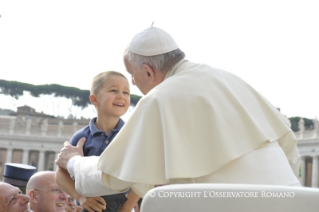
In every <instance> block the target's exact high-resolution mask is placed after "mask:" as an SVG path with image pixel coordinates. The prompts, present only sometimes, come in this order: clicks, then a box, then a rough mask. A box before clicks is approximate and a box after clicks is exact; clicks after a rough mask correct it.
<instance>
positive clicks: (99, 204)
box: [55, 166, 106, 211]
mask: <svg viewBox="0 0 319 212" xmlns="http://www.w3.org/2000/svg"><path fill="white" fill-rule="evenodd" d="M55 181H56V183H57V184H58V185H59V186H60V187H61V188H62V190H64V191H65V192H66V193H67V194H69V195H70V196H71V197H73V198H74V199H76V200H77V201H78V202H79V203H80V204H81V206H82V207H83V208H85V209H86V210H87V211H93V210H94V211H100V210H105V209H106V203H105V201H104V199H103V198H102V197H88V198H86V197H84V196H82V195H80V194H79V193H78V192H77V191H76V190H75V183H74V181H73V179H72V178H71V176H70V175H69V173H68V171H67V170H66V169H63V168H61V167H59V166H58V167H57V170H56V173H55ZM92 209H93V210H92Z"/></svg>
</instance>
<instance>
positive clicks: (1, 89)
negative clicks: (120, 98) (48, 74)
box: [0, 80, 141, 109]
mask: <svg viewBox="0 0 319 212" xmlns="http://www.w3.org/2000/svg"><path fill="white" fill-rule="evenodd" d="M23 91H29V92H30V94H31V95H32V96H34V97H39V96H40V95H41V94H44V95H45V94H48V95H50V94H53V95H54V96H55V97H65V98H68V99H71V100H72V104H73V105H75V106H79V107H81V108H82V109H83V108H85V107H87V106H88V105H89V104H90V100H89V96H90V91H89V90H81V89H79V88H75V87H67V86H62V85H58V84H49V85H48V84H46V85H32V84H27V83H22V82H17V81H6V80H0V93H1V94H4V95H10V96H12V97H14V98H15V99H18V98H19V97H20V96H22V95H23ZM130 97H131V105H133V106H135V105H136V104H137V102H138V101H139V100H140V98H141V96H138V95H134V94H131V96H130Z"/></svg>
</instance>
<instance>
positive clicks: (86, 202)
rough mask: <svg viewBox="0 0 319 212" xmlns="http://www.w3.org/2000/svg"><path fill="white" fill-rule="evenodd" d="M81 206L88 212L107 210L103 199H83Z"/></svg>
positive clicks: (80, 200)
mask: <svg viewBox="0 0 319 212" xmlns="http://www.w3.org/2000/svg"><path fill="white" fill-rule="evenodd" d="M79 203H80V205H81V206H82V207H83V208H85V209H86V210H87V211H88V212H95V211H102V210H105V209H106V207H107V206H106V203H105V201H104V199H103V198H102V197H83V196H82V197H81V198H79Z"/></svg>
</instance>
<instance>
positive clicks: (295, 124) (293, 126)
mask: <svg viewBox="0 0 319 212" xmlns="http://www.w3.org/2000/svg"><path fill="white" fill-rule="evenodd" d="M300 119H301V117H298V116H296V117H290V118H289V120H290V123H291V129H292V131H294V132H298V131H299V130H300V129H299V126H298V125H299V121H300ZM303 120H304V122H305V129H306V130H310V129H313V127H314V123H313V121H312V120H311V119H307V118H303Z"/></svg>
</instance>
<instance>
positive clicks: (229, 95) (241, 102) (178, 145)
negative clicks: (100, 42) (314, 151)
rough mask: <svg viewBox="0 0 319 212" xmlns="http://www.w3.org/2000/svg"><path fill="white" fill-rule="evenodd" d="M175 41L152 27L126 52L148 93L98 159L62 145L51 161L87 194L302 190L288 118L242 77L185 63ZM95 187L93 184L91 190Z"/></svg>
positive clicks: (129, 64) (137, 82)
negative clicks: (203, 187)
mask: <svg viewBox="0 0 319 212" xmlns="http://www.w3.org/2000/svg"><path fill="white" fill-rule="evenodd" d="M184 57H185V54H184V53H183V52H182V51H181V50H180V49H179V47H178V45H177V44H176V42H175V41H174V39H173V38H172V37H171V36H170V35H169V34H168V33H167V32H165V31H164V30H162V29H159V28H156V27H150V28H148V29H146V30H145V31H143V32H140V33H138V34H137V35H136V36H135V37H134V38H133V40H132V41H131V43H130V44H129V46H128V48H127V49H126V51H125V54H124V63H125V66H126V69H127V71H128V72H129V73H130V74H131V76H132V82H133V84H134V85H136V86H137V87H138V88H139V89H140V90H141V92H142V93H143V94H144V95H145V96H143V98H141V100H140V101H139V103H138V104H137V105H136V108H135V110H134V111H133V113H132V115H131V117H130V119H129V120H128V121H127V123H126V124H125V126H124V127H123V128H122V130H121V131H120V132H119V134H118V135H117V137H116V138H115V139H114V140H113V142H112V143H111V144H110V145H109V147H108V148H107V149H106V150H105V151H104V152H103V154H102V155H101V156H100V157H81V156H82V145H83V143H84V141H85V140H84V139H81V141H80V142H79V144H78V146H77V147H72V146H71V145H69V144H68V143H67V142H66V143H65V147H64V148H63V149H62V150H61V152H60V154H59V155H58V159H57V160H56V163H57V165H59V166H61V167H62V168H68V170H69V172H70V174H71V175H73V176H74V177H75V179H76V181H75V182H76V190H77V191H78V192H79V193H80V194H81V195H85V196H91V195H94V196H97V195H101V194H103V195H105V193H107V192H108V191H109V190H110V191H112V189H113V190H116V191H121V192H122V191H125V190H127V189H129V188H131V189H132V190H133V191H134V192H135V193H136V194H137V195H139V196H140V197H143V196H144V195H145V194H146V192H147V191H149V190H150V189H152V188H153V187H154V186H155V185H161V184H174V183H178V184H180V183H240V184H263V185H286V186H300V183H299V181H298V179H297V174H298V169H299V157H300V156H299V152H298V149H297V142H296V138H295V135H294V133H293V132H292V130H291V128H290V124H289V121H288V119H287V118H286V117H285V116H283V115H282V114H281V113H280V112H279V111H278V109H277V108H276V107H274V106H273V105H272V104H271V103H269V102H268V101H267V100H266V99H265V98H264V97H263V96H262V95H261V94H259V93H258V92H257V91H256V90H254V89H253V88H252V87H251V86H250V85H248V84H247V83H246V82H244V81H243V80H242V79H240V78H239V77H237V76H235V75H233V74H231V73H229V72H226V71H223V70H220V69H216V68H213V67H211V66H209V65H206V64H199V63H193V62H190V61H188V60H185V59H184ZM93 184H94V185H93Z"/></svg>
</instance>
